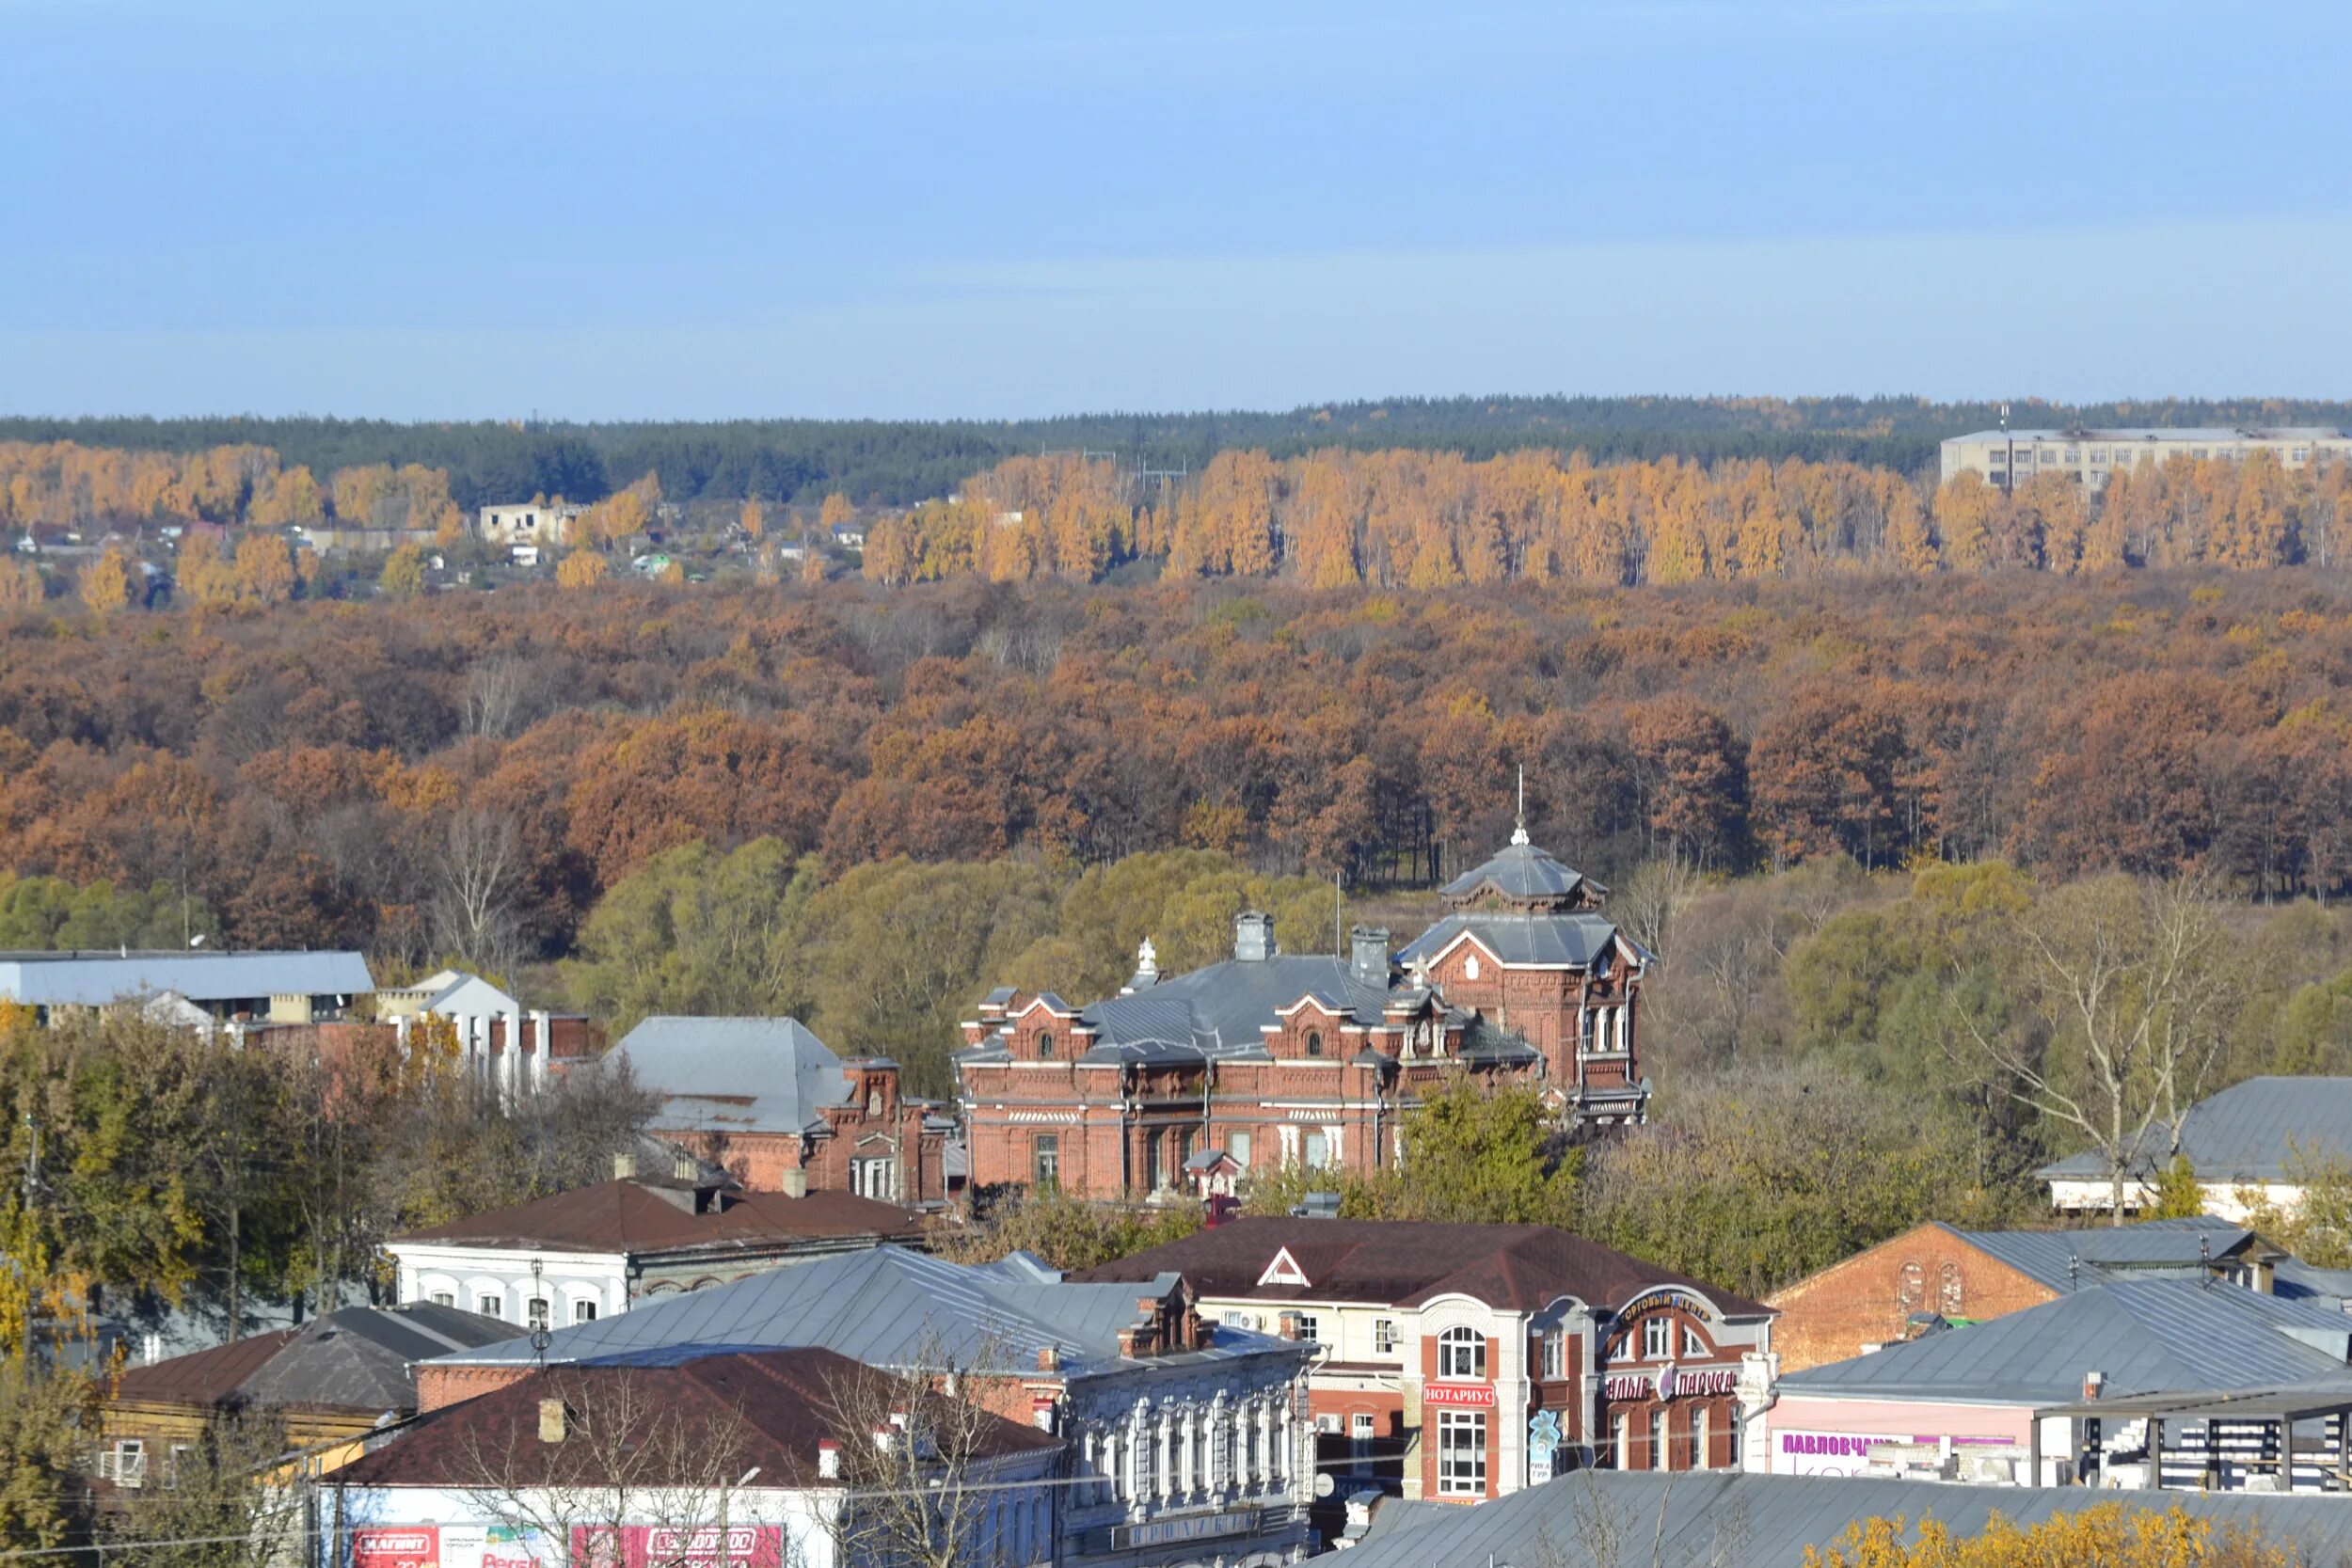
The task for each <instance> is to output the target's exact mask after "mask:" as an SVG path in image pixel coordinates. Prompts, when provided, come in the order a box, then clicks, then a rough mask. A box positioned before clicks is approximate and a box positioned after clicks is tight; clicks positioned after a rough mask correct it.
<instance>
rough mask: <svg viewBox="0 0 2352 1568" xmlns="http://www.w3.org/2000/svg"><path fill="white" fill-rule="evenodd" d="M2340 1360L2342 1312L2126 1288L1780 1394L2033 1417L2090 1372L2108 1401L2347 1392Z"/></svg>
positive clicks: (2249, 1294) (2348, 1323) (2162, 1282)
mask: <svg viewBox="0 0 2352 1568" xmlns="http://www.w3.org/2000/svg"><path fill="white" fill-rule="evenodd" d="M2323 1345H2326V1346H2328V1347H2329V1348H2327V1349H2323V1348H2321V1347H2322V1346H2323ZM2347 1354H2352V1318H2347V1317H2346V1316H2345V1315H2344V1314H2343V1313H2341V1312H2332V1311H2328V1310H2325V1309H2323V1308H2320V1307H2312V1306H2311V1305H2309V1304H2308V1303H2304V1302H2298V1301H2282V1300H2280V1299H2279V1298H2278V1297H2276V1296H2265V1295H2260V1294H2257V1293H2256V1292H2254V1291H2249V1290H2246V1289H2244V1288H2242V1287H2240V1286H2236V1285H2230V1284H2226V1283H2210V1284H2208V1283H2200V1282H2197V1281H2193V1280H2186V1279H2172V1278H2154V1279H2126V1280H2119V1281H2116V1282H2114V1283H2110V1284H2101V1285H2093V1286H2090V1287H2087V1288H2085V1289H2083V1290H2080V1291H2075V1292H2074V1293H2073V1294H2071V1295H2064V1296H2060V1297H2058V1300H2056V1301H2052V1302H2045V1303H2044V1304H2042V1306H2040V1307H2027V1308H2026V1309H2025V1310H2024V1311H2022V1312H2011V1313H2008V1314H2006V1315H2005V1316H2002V1317H1998V1318H1994V1319H1993V1320H1992V1321H1991V1322H1989V1323H1979V1324H1976V1325H1975V1326H1973V1327H1968V1328H1953V1329H1947V1330H1945V1331H1943V1332H1941V1333H1937V1334H1931V1335H1929V1336H1928V1337H1927V1338H1921V1339H1914V1340H1910V1341H1908V1342H1906V1343H1903V1344H1899V1345H1889V1346H1887V1347H1886V1348H1885V1349H1884V1350H1881V1351H1875V1352H1872V1353H1871V1354H1867V1355H1858V1356H1855V1357H1854V1358H1853V1359H1851V1360H1850V1361H1833V1362H1831V1363H1829V1364H1828V1365H1827V1366H1821V1367H1811V1368H1807V1369H1806V1370H1804V1371H1798V1372H1790V1373H1788V1375H1786V1376H1784V1377H1783V1378H1781V1380H1780V1384H1779V1388H1780V1392H1782V1393H1783V1394H1815V1395H1843V1394H1851V1395H1863V1396H1869V1397H1876V1398H1883V1399H1937V1400H1957V1401H1979V1402H1988V1403H1999V1404H2036V1405H2042V1404H2055V1403H2058V1402H2061V1401H2065V1400H2071V1399H2076V1398H2079V1397H2080V1396H2081V1393H2082V1383H2083V1374H2084V1373H2086V1372H2091V1371H2097V1372H2103V1373H2105V1374H2106V1386H2107V1388H2108V1390H2109V1391H2111V1392H2113V1393H2117V1394H2141V1393H2161V1392H2164V1391H2167V1390H2174V1389H2211V1388H2260V1387H2277V1386H2284V1385H2289V1384H2307V1383H2308V1384H2326V1383H2341V1384H2344V1386H2352V1367H2347V1366H2346V1365H2345V1358H2346V1355H2347Z"/></svg>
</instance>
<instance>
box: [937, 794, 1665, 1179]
mask: <svg viewBox="0 0 2352 1568" xmlns="http://www.w3.org/2000/svg"><path fill="white" fill-rule="evenodd" d="M1604 892H1605V890H1604V889H1602V888H1600V887H1599V886H1598V885H1597V884H1596V883H1594V882H1592V881H1591V880H1589V879H1586V878H1585V877H1583V876H1582V875H1581V874H1580V873H1578V872H1576V871H1574V870H1571V869H1570V868H1569V867H1567V866H1565V865H1563V864H1561V863H1559V862H1558V861H1556V860H1554V859H1553V858H1552V857H1551V856H1550V855H1549V854H1546V853H1545V852H1544V851H1543V850H1541V849H1538V848H1536V847H1534V846H1532V845H1530V844H1529V843H1528V842H1527V835H1526V834H1525V832H1518V833H1516V834H1514V835H1513V841H1512V844H1511V846H1510V847H1508V848H1506V849H1504V850H1503V851H1502V853H1501V854H1499V855H1497V856H1496V857H1495V858H1494V859H1492V860H1490V861H1488V862H1486V863H1485V864H1484V865H1481V866H1479V867H1478V868H1477V869H1476V870H1473V871H1471V872H1470V873H1469V874H1467V875H1466V876H1463V877H1461V878H1458V879H1455V880H1454V882H1452V883H1450V884H1449V885H1448V886H1447V887H1446V888H1445V890H1444V897H1445V900H1446V903H1447V906H1448V911H1447V913H1446V915H1445V917H1444V918H1443V919H1441V920H1440V921H1438V924H1437V925H1435V926H1433V927H1430V929H1429V930H1428V931H1426V932H1424V933H1423V934H1422V936H1421V937H1420V938H1419V939H1418V940H1417V941H1415V942H1412V943H1411V944H1410V945H1408V946H1407V947H1406V948H1405V950H1404V951H1403V952H1401V953H1391V950H1390V947H1389V933H1388V932H1387V931H1385V930H1381V929H1377V928H1367V927H1357V928H1356V929H1355V931H1354V932H1353V933H1352V934H1351V938H1350V952H1349V954H1348V956H1347V957H1346V958H1339V957H1336V956H1331V955H1325V954H1315V955H1291V954H1285V953H1283V952H1282V951H1281V948H1280V945H1279V942H1278V940H1277V937H1276V933H1275V931H1274V924H1273V921H1272V919H1271V917H1269V916H1267V915H1263V914H1260V913H1257V912H1255V911H1251V912H1248V913H1245V914H1243V915H1241V916H1240V917H1239V918H1238V919H1236V920H1235V922H1234V932H1233V955H1232V958H1228V959H1226V960H1224V961H1222V962H1219V963H1215V964H1211V965H1209V966H1208V967H1207V968H1205V969H1199V970H1195V971H1193V972H1191V973H1190V974H1177V975H1163V974H1160V973H1159V972H1158V969H1157V967H1156V965H1155V964H1154V962H1153V958H1152V944H1151V943H1150V942H1148V941H1147V942H1145V943H1144V945H1143V951H1142V953H1141V954H1140V955H1139V956H1138V962H1137V966H1136V975H1135V977H1134V978H1133V979H1132V980H1130V981H1129V982H1128V984H1127V986H1126V987H1125V988H1124V989H1123V990H1121V991H1120V994H1119V995H1117V996H1115V997H1110V998H1107V999H1105V1000H1104V1001H1100V1002H1096V1003H1093V1004H1091V1005H1089V1006H1072V1005H1070V1004H1069V1003H1067V1002H1065V1001H1063V1000H1062V999H1061V998H1060V997H1058V996H1056V995H1054V994H1053V993H1052V992H1050V991H1047V992H1042V993H1039V994H1035V995H1032V994H1028V993H1025V992H1022V991H1018V990H1013V989H1011V988H1009V987H1006V988H1000V989H998V990H994V991H992V992H991V993H990V994H989V995H988V997H987V998H986V999H985V1000H984V1001H983V1002H982V1003H981V1004H980V1006H979V1009H978V1016H977V1017H976V1018H974V1019H972V1020H971V1021H969V1022H966V1023H965V1024H964V1026H963V1029H964V1042H965V1049H964V1050H962V1051H961V1052H960V1053H958V1054H957V1057H956V1070H957V1078H958V1083H959V1085H960V1092H961V1102H962V1105H961V1108H962V1113H963V1123H964V1134H965V1138H966V1141H967V1143H968V1145H969V1148H970V1160H971V1177H972V1180H973V1181H974V1182H975V1183H977V1184H980V1185H994V1184H1000V1183H1015V1184H1022V1185H1048V1184H1051V1185H1057V1186H1059V1187H1060V1188H1062V1189H1063V1190H1064V1191H1067V1192H1071V1193H1075V1194H1078V1195H1080V1196H1087V1197H1099V1198H1117V1197H1122V1196H1136V1195H1151V1194H1166V1193H1173V1192H1175V1191H1177V1190H1179V1187H1180V1184H1181V1182H1182V1180H1183V1178H1184V1165H1185V1163H1186V1161H1188V1160H1190V1159H1192V1158H1193V1157H1194V1156H1196V1155H1199V1154H1203V1153H1205V1152H1206V1151H1208V1150H1210V1149H1221V1150H1223V1151H1224V1152H1225V1153H1226V1154H1228V1155H1230V1156H1231V1157H1232V1163H1233V1164H1234V1165H1235V1166H1237V1167H1238V1168H1239V1170H1240V1171H1241V1172H1243V1173H1247V1172H1248V1171H1250V1170H1252V1169H1278V1168H1281V1167H1285V1166H1292V1165H1298V1164H1304V1165H1307V1166H1310V1167H1317V1168H1328V1169H1334V1170H1344V1171H1354V1172H1359V1173H1361V1172H1369V1171H1371V1170H1373V1169H1375V1168H1376V1167H1377V1166H1378V1165H1380V1164H1382V1163H1384V1162H1393V1160H1394V1159H1395V1157H1396V1151H1397V1148H1398V1137H1397V1124H1398V1118H1399V1117H1400V1116H1402V1115H1403V1113H1404V1112H1406V1110H1408V1109H1410V1108H1412V1107H1413V1106H1415V1105H1417V1104H1418V1103H1419V1102H1420V1098H1421V1095H1422V1091H1423V1090H1424V1089H1426V1088H1427V1087H1428V1086H1429V1085H1433V1084H1435V1083H1437V1082H1438V1080H1439V1079H1440V1078H1441V1077H1443V1076H1444V1075H1445V1074H1446V1073H1447V1072H1449V1071H1453V1070H1456V1069H1469V1070H1470V1071H1472V1072H1474V1073H1479V1074H1483V1075H1489V1076H1493V1077H1497V1078H1508V1079H1528V1080H1534V1081H1537V1082H1540V1083H1542V1084H1543V1085H1545V1087H1546V1088H1547V1090H1548V1091H1549V1092H1550V1093H1551V1094H1552V1095H1554V1096H1555V1098H1556V1099H1557V1100H1558V1101H1559V1102H1560V1104H1561V1107H1562V1110H1563V1114H1564V1115H1565V1116H1568V1117H1573V1118H1574V1119H1577V1120H1579V1121H1581V1122H1588V1123H1596V1124H1607V1123H1612V1122H1623V1121H1635V1120H1639V1119H1641V1117H1642V1115H1643V1110H1644V1107H1645V1104H1646V1101H1647V1098H1648V1092H1649V1091H1648V1086H1647V1085H1646V1084H1645V1083H1644V1081H1643V1080H1642V1078H1641V1076H1640V1074H1639V1072H1638V1071H1637V1070H1636V1066H1635V1064H1636V1061H1637V1052H1638V1042H1639V1030H1638V1027H1637V1022H1636V1014H1637V1010H1638V1006H1639V1001H1640V990H1641V976H1642V972H1643V969H1644V968H1645V965H1646V964H1647V962H1648V957H1649V956H1648V955H1647V954H1646V953H1645V952H1643V951H1642V949H1641V948H1640V947H1639V946H1637V945H1636V944H1635V943H1634V942H1631V941H1630V940H1629V939H1628V938H1627V937H1626V936H1625V935H1624V934H1623V933H1621V932H1620V931H1618V930H1617V928H1616V927H1614V926H1613V925H1612V924H1611V923H1610V922H1609V921H1608V920H1607V919H1605V918H1604V917H1603V916H1601V915H1600V914H1599V913H1598V912H1597V907H1598V904H1599V901H1600V898H1601V896H1602V895H1603V894H1604Z"/></svg>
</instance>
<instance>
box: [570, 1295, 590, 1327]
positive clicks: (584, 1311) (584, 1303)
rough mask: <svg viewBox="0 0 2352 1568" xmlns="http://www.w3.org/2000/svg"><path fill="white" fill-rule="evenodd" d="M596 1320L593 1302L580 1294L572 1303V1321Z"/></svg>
mask: <svg viewBox="0 0 2352 1568" xmlns="http://www.w3.org/2000/svg"><path fill="white" fill-rule="evenodd" d="M572 1322H573V1323H595V1322H596V1303H595V1302H593V1301H591V1300H589V1299H588V1298H587V1297H586V1296H581V1297H580V1299H579V1300H577V1301H575V1302H573V1303H572Z"/></svg>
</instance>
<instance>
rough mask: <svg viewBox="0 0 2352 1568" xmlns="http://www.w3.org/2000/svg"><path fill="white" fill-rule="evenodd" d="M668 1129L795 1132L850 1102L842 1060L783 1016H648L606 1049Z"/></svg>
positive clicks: (658, 1121) (793, 1021) (848, 1086)
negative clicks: (658, 1104) (658, 1099)
mask: <svg viewBox="0 0 2352 1568" xmlns="http://www.w3.org/2000/svg"><path fill="white" fill-rule="evenodd" d="M612 1055H613V1057H614V1058H615V1059H616V1060H619V1061H624V1062H627V1063H628V1067H629V1070H630V1071H631V1072H632V1073H633V1074H635V1076H636V1079H637V1082H638V1084H639V1085H641V1086H643V1087H644V1088H646V1089H649V1090H651V1091H652V1092H654V1093H655V1094H658V1095H660V1096H662V1097H663V1100H664V1101H665V1103H664V1105H663V1107H662V1110H661V1113H660V1115H659V1116H657V1117H655V1118H654V1125H655V1126H656V1127H659V1128H663V1129H668V1130H673V1131H675V1130H701V1129H705V1128H719V1129H723V1130H727V1131H733V1132H801V1131H802V1130H803V1129H804V1128H807V1127H809V1126H810V1125H811V1124H813V1123H818V1122H821V1121H822V1120H823V1119H824V1118H823V1117H819V1116H818V1114H817V1111H818V1107H819V1106H823V1105H846V1104H848V1103H849V1102H850V1081H849V1079H848V1077H847V1076H846V1075H845V1074H844V1073H843V1072H842V1070H841V1058H840V1057H838V1056H836V1055H834V1053H833V1051H832V1050H831V1048H829V1047H828V1046H827V1045H826V1044H825V1042H824V1041H823V1040H820V1039H818V1037H816V1036H815V1035H813V1034H810V1033H809V1032H808V1030H807V1029H805V1028H803V1026H802V1025H801V1023H800V1022H799V1021H797V1020H795V1019H789V1018H670V1017H658V1018H649V1019H647V1020H645V1021H644V1022H643V1023H640V1024H639V1025H638V1026H637V1027H636V1028H634V1029H631V1030H630V1031H629V1032H628V1035H627V1036H626V1037H623V1039H622V1040H621V1043H620V1044H618V1045H616V1046H614V1047H613V1048H612Z"/></svg>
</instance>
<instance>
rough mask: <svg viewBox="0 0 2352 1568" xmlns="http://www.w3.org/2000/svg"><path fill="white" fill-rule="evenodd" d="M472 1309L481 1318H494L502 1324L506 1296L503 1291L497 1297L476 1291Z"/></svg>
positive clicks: (504, 1316) (504, 1315) (504, 1317)
mask: <svg viewBox="0 0 2352 1568" xmlns="http://www.w3.org/2000/svg"><path fill="white" fill-rule="evenodd" d="M473 1309H474V1311H475V1312H477V1313H479V1314H480V1315H481V1316H483V1317H485V1318H496V1319H498V1320H499V1321H500V1322H501V1323H503V1322H504V1321H505V1320H506V1294H505V1292H504V1291H501V1292H500V1293H499V1294H497V1295H492V1294H490V1293H489V1292H488V1291H476V1292H475V1293H474V1298H473Z"/></svg>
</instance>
